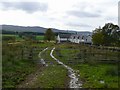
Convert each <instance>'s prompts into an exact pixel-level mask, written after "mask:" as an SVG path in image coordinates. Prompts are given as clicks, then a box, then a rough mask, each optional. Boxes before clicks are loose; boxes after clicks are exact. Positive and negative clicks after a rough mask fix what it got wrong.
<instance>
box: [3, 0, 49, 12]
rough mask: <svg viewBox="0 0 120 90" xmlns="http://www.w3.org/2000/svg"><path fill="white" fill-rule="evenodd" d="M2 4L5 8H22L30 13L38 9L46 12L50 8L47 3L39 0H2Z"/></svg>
mask: <svg viewBox="0 0 120 90" xmlns="http://www.w3.org/2000/svg"><path fill="white" fill-rule="evenodd" d="M1 4H2V7H3V8H2V9H4V10H11V9H12V10H16V9H20V10H23V11H26V12H28V13H34V12H36V11H42V12H45V11H47V9H48V5H47V3H39V2H1Z"/></svg>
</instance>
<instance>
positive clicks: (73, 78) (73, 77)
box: [50, 47, 82, 88]
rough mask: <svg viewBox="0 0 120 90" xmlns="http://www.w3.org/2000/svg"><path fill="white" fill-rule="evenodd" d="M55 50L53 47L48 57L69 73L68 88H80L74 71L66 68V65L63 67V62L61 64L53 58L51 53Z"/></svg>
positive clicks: (80, 85)
mask: <svg viewBox="0 0 120 90" xmlns="http://www.w3.org/2000/svg"><path fill="white" fill-rule="evenodd" d="M54 50H55V47H54V48H53V49H52V50H51V53H50V56H51V57H52V58H53V59H54V60H56V61H57V62H58V63H59V64H61V65H63V66H64V67H65V68H66V69H67V70H68V72H69V75H68V76H69V77H70V79H71V80H70V83H69V88H82V83H80V82H79V80H78V77H77V76H76V73H75V71H74V70H73V69H72V68H71V67H69V66H67V65H65V64H64V63H63V62H61V61H59V60H58V59H57V58H55V57H54V56H53V51H54Z"/></svg>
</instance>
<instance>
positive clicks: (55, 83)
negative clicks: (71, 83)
mask: <svg viewBox="0 0 120 90" xmlns="http://www.w3.org/2000/svg"><path fill="white" fill-rule="evenodd" d="M51 49H52V48H49V49H48V50H47V51H46V52H44V53H43V54H42V55H41V56H42V58H43V59H44V60H45V62H46V64H47V65H48V66H47V67H45V69H44V71H43V72H42V75H39V76H38V80H37V81H36V82H35V84H34V85H33V87H41V88H65V87H66V88H67V87H68V86H67V83H68V81H67V79H68V77H67V70H66V69H65V68H64V67H63V66H61V65H58V63H57V62H56V61H55V60H53V59H52V58H51V57H50V51H51Z"/></svg>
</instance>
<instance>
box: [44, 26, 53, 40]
mask: <svg viewBox="0 0 120 90" xmlns="http://www.w3.org/2000/svg"><path fill="white" fill-rule="evenodd" d="M54 39H55V35H54V33H53V31H52V29H50V28H49V29H47V30H46V33H45V40H48V41H51V40H54Z"/></svg>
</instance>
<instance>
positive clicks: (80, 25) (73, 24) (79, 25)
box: [66, 22, 92, 27]
mask: <svg viewBox="0 0 120 90" xmlns="http://www.w3.org/2000/svg"><path fill="white" fill-rule="evenodd" d="M66 25H68V26H72V27H92V26H90V25H87V24H83V23H70V22H69V23H66Z"/></svg>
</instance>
